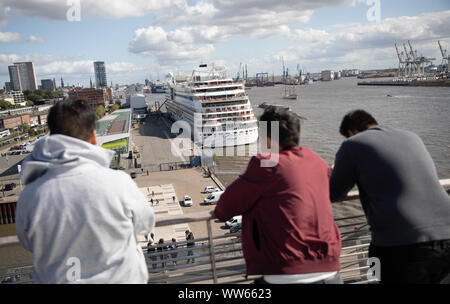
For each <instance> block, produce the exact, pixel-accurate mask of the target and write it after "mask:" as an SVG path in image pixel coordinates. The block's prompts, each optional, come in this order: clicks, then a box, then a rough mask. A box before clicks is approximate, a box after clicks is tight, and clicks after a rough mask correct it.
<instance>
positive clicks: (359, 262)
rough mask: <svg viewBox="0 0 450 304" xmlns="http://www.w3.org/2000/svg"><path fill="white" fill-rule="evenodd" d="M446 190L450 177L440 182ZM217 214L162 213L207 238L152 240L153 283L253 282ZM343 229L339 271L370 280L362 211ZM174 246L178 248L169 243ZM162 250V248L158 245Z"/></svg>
mask: <svg viewBox="0 0 450 304" xmlns="http://www.w3.org/2000/svg"><path fill="white" fill-rule="evenodd" d="M441 185H443V186H444V188H445V189H446V191H447V192H449V190H450V179H447V180H441ZM356 199H359V195H358V192H357V191H352V192H350V193H349V195H348V196H347V198H346V199H345V201H351V200H356ZM213 220H215V217H214V216H213V215H211V213H210V212H209V211H202V212H196V213H189V214H180V215H172V216H165V217H159V218H158V219H157V220H156V224H155V226H156V227H163V226H170V225H177V224H185V223H193V222H205V224H206V228H207V231H208V236H207V237H204V238H198V239H195V240H194V241H195V244H194V245H193V246H188V241H181V242H175V243H165V244H154V246H153V249H155V251H152V250H149V249H151V247H150V248H147V247H146V246H145V247H143V251H144V254H145V257H146V261H147V266H148V271H149V274H150V275H149V283H170V284H184V283H214V284H217V283H230V284H231V283H252V282H253V280H254V279H255V278H257V277H258V276H250V277H248V276H246V267H245V261H244V258H243V254H242V244H241V240H240V233H233V234H230V233H228V234H224V235H218V236H217V235H216V236H213V233H212V229H211V221H213ZM335 221H336V223H337V224H338V227H339V229H340V232H341V238H342V251H341V256H340V261H341V270H340V274H341V277H342V279H343V280H344V283H350V284H361V283H370V282H369V281H368V280H367V271H368V269H369V266H368V265H367V259H368V247H369V243H370V232H369V229H368V227H367V222H366V219H365V215H364V214H358V215H354V216H349V217H344V218H337V219H335ZM14 244H18V239H17V237H15V236H12V237H6V238H0V249H1V248H2V246H5V245H14ZM170 245H176V247H177V248H176V249H169V247H168V246H170ZM158 248H159V249H158ZM32 281H33V280H32V264H31V263H25V264H18V265H7V266H0V282H3V283H32Z"/></svg>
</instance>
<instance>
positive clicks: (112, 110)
mask: <svg viewBox="0 0 450 304" xmlns="http://www.w3.org/2000/svg"><path fill="white" fill-rule="evenodd" d="M119 109H120V106H119V105H118V104H114V105H113V106H112V107H111V108H110V109H109V113H112V112H114V111H115V110H119Z"/></svg>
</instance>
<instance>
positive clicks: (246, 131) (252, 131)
mask: <svg viewBox="0 0 450 304" xmlns="http://www.w3.org/2000/svg"><path fill="white" fill-rule="evenodd" d="M211 132H214V131H211ZM254 132H256V130H245V134H248V133H254ZM243 133H244V131H239V134H243ZM216 134H218V135H221V134H223V133H221V132H219V133H216ZM234 134H238V131H234ZM211 135H212V133H207V134H205V133H203V137H206V136H211Z"/></svg>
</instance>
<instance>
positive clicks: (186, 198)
mask: <svg viewBox="0 0 450 304" xmlns="http://www.w3.org/2000/svg"><path fill="white" fill-rule="evenodd" d="M183 206H185V207H191V206H192V198H191V197H190V196H189V195H185V196H184V200H183Z"/></svg>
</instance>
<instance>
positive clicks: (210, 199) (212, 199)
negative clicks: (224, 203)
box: [203, 191, 223, 205]
mask: <svg viewBox="0 0 450 304" xmlns="http://www.w3.org/2000/svg"><path fill="white" fill-rule="evenodd" d="M222 194H223V191H218V192H213V193H211V194H210V195H208V196H207V197H206V198H205V199H204V200H203V203H204V204H205V205H214V204H217V202H218V201H219V198H220V196H221V195H222Z"/></svg>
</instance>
